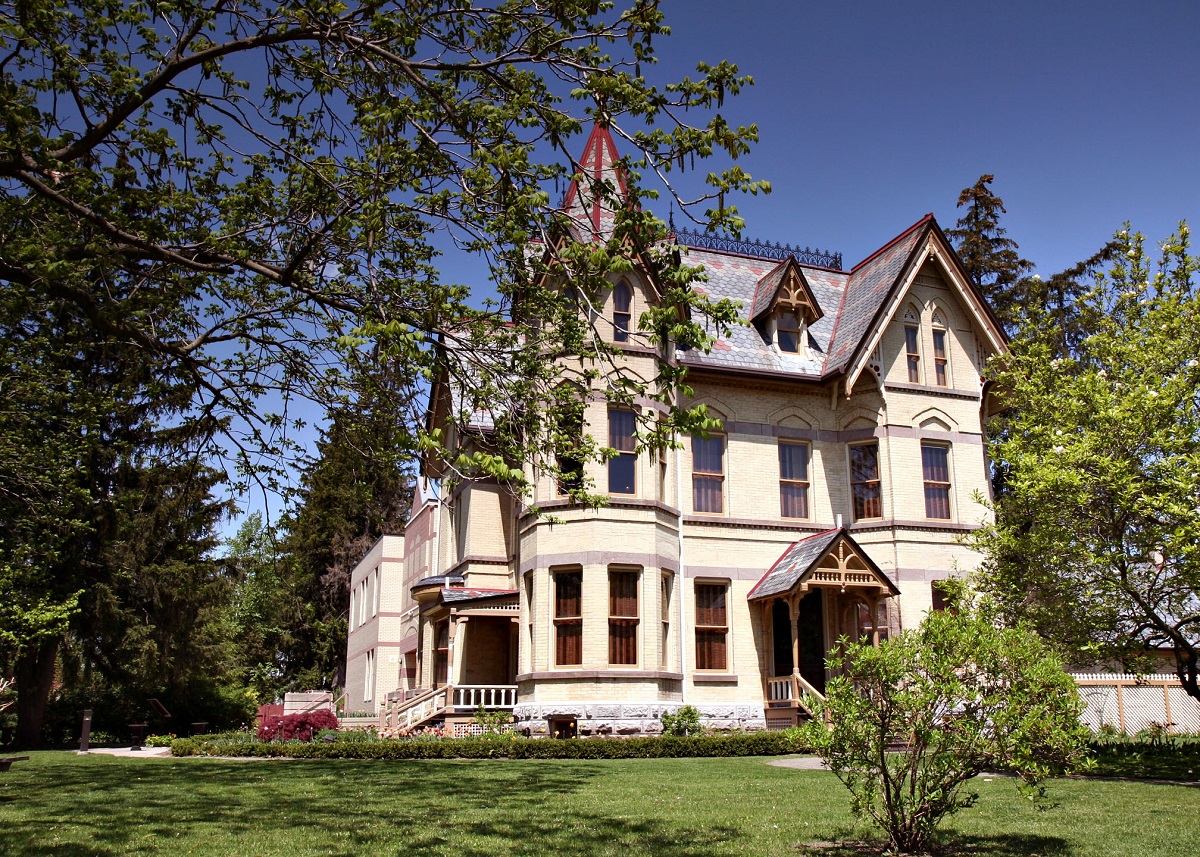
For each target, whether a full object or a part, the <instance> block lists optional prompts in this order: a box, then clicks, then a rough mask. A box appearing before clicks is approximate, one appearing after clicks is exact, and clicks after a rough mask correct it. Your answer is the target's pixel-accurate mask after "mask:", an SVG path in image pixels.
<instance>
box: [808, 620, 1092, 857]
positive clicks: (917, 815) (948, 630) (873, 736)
mask: <svg viewBox="0 0 1200 857" xmlns="http://www.w3.org/2000/svg"><path fill="white" fill-rule="evenodd" d="M830 666H831V667H832V668H833V669H835V670H838V671H841V672H842V673H843V674H842V675H841V676H839V677H837V678H834V679H833V680H831V681H830V682H829V685H828V688H827V694H828V695H827V699H826V701H825V702H824V703H823V705H822V713H823V714H825V715H826V716H827V717H828V718H829V720H830V725H829V726H828V727H826V725H825V723H824V722H823V721H821V720H814V721H811V722H810V723H809V724H807V725H806V727H805V729H804V734H805V736H806V737H807V739H808V741H809V742H810V743H811V744H812V745H813V746H815V747H816V749H817V752H818V753H819V754H820V755H821V757H822V758H823V759H824V760H825V762H826V763H827V764H828V765H829V767H830V768H831V769H832V770H833V772H834V773H835V774H836V775H837V776H838V778H839V779H841V781H842V782H843V783H844V784H845V786H846V788H848V789H849V790H850V793H851V795H852V799H853V803H852V805H853V809H854V812H855V813H856V814H857V815H859V816H860V817H866V818H870V819H871V820H873V821H874V822H876V823H877V824H879V825H880V826H881V827H882V828H883V829H884V830H885V831H886V832H887V834H888V837H889V840H890V842H889V845H890V847H891V848H892V849H893V850H897V851H904V852H924V851H925V850H927V849H928V847H929V845H930V843H931V840H932V838H933V835H934V832H935V830H936V828H937V826H938V824H939V823H940V822H941V821H942V819H943V818H945V817H946V816H947V815H950V814H952V813H954V812H956V811H958V810H959V809H961V808H964V807H968V806H971V805H972V804H973V803H974V802H975V800H976V799H977V797H978V795H977V794H975V793H973V792H968V791H963V786H964V784H965V783H966V782H967V781H968V780H970V779H971V778H972V777H974V776H975V775H976V774H978V773H980V772H982V771H985V770H991V771H1010V772H1012V773H1015V774H1017V775H1018V776H1020V777H1021V779H1022V780H1023V782H1024V786H1025V788H1026V789H1028V790H1032V791H1034V793H1035V794H1036V795H1038V796H1040V795H1041V790H1040V788H1038V786H1039V784H1040V782H1041V781H1042V780H1043V779H1044V778H1045V777H1047V776H1049V775H1052V774H1059V773H1063V772H1066V771H1068V770H1070V769H1071V768H1073V767H1076V766H1079V765H1081V764H1086V762H1087V750H1086V740H1087V737H1088V734H1087V731H1086V729H1084V728H1083V727H1082V726H1081V725H1080V723H1079V710H1080V702H1079V698H1078V696H1077V695H1076V692H1075V684H1074V682H1073V681H1072V679H1071V678H1070V677H1069V676H1068V675H1066V674H1065V673H1064V672H1063V669H1062V666H1061V664H1060V662H1059V661H1058V659H1057V658H1056V657H1055V656H1054V655H1053V654H1051V653H1050V651H1049V650H1048V649H1047V648H1046V647H1045V645H1044V644H1043V643H1042V642H1041V641H1040V640H1039V639H1038V638H1036V637H1035V636H1034V635H1033V634H1031V633H1029V632H1026V631H1024V630H1022V629H1011V628H1010V629H999V628H996V627H994V626H993V625H991V624H990V623H988V622H987V621H985V620H983V619H982V618H980V617H979V616H977V615H975V614H973V613H971V612H970V611H969V610H968V609H966V608H963V610H962V611H961V612H960V614H959V615H952V614H949V613H932V614H930V615H929V616H928V617H927V618H926V620H925V621H924V622H923V623H922V624H921V626H920V627H919V628H917V629H915V630H912V631H908V632H906V633H904V634H901V635H900V636H899V637H897V638H895V639H893V640H890V641H887V642H885V643H883V644H881V645H880V646H879V647H878V648H873V647H871V646H870V645H866V644H854V645H848V646H846V647H845V648H844V650H843V654H841V655H840V656H835V657H831V658H830Z"/></svg>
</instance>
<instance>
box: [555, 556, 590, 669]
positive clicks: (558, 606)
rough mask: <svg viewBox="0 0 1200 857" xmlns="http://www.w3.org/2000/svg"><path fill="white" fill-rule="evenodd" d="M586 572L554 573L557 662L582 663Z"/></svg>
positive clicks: (565, 664) (565, 663)
mask: <svg viewBox="0 0 1200 857" xmlns="http://www.w3.org/2000/svg"><path fill="white" fill-rule="evenodd" d="M582 596H583V572H582V571H560V572H558V573H557V574H555V575H554V663H555V664H557V665H558V666H560V667H562V666H577V665H579V664H582V663H583V597H582Z"/></svg>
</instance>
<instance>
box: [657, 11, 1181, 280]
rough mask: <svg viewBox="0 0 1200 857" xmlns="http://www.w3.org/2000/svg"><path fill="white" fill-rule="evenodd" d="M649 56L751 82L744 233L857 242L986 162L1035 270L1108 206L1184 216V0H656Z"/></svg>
mask: <svg viewBox="0 0 1200 857" xmlns="http://www.w3.org/2000/svg"><path fill="white" fill-rule="evenodd" d="M663 9H664V11H665V12H666V15H667V20H668V21H669V22H670V24H671V26H672V30H673V34H672V37H671V38H670V39H669V40H666V41H664V42H663V43H662V46H661V49H660V51H659V56H660V63H659V70H658V71H657V72H656V75H658V74H661V75H663V76H664V77H665V76H672V77H678V76H680V75H681V74H682V73H684V72H685V71H686V70H687V69H689V68H690V67H692V66H694V61H695V60H696V59H705V60H709V61H715V60H717V59H728V60H730V61H732V62H736V63H737V64H738V65H739V66H740V68H741V70H742V71H743V72H745V73H749V74H751V75H753V76H754V78H755V81H756V85H755V86H754V87H752V88H751V89H750V90H748V91H745V92H743V94H742V95H741V96H739V97H738V98H737V99H735V100H733V101H726V105H725V109H724V110H723V112H724V113H725V114H726V116H727V117H728V118H729V119H730V120H731V122H737V123H749V122H755V123H757V124H758V127H759V132H760V135H761V143H760V144H759V146H758V147H757V148H756V149H755V151H754V152H753V153H752V154H751V155H750V156H749V157H748V158H747V159H745V160H744V161H743V164H744V166H745V168H746V169H747V170H748V171H749V172H750V173H751V174H752V175H754V176H755V177H756V178H766V179H769V180H770V181H771V183H772V185H773V189H774V192H773V193H772V195H771V196H769V197H766V198H764V199H749V200H745V201H743V202H741V203H740V207H741V209H742V212H743V214H744V215H745V217H746V220H747V229H746V234H747V235H748V236H751V237H755V238H762V239H769V240H771V241H776V240H778V241H783V242H785V243H792V244H795V243H797V242H799V243H800V244H801V245H811V246H813V247H814V248H817V247H819V248H821V249H829V250H840V251H842V252H843V254H844V256H845V263H846V265H847V266H850V265H853V264H854V263H856V262H858V261H859V260H861V259H862V258H863V257H864V256H866V255H867V254H869V253H870V252H872V251H873V250H874V249H876V248H877V247H879V246H880V245H881V244H883V243H884V242H885V241H887V240H888V239H890V238H891V237H893V236H894V235H896V234H897V233H899V232H900V231H901V230H903V229H905V228H907V227H908V226H909V225H911V224H912V223H913V222H915V221H916V220H917V219H919V218H920V217H921V216H922V215H924V214H925V213H926V212H930V211H931V212H933V213H934V215H935V216H936V217H937V219H938V222H939V223H941V225H942V227H943V228H950V227H952V226H953V225H954V222H955V221H956V220H957V218H958V214H959V212H958V210H957V209H956V208H955V203H956V202H957V199H958V195H959V192H960V191H961V190H962V189H963V188H965V187H968V186H970V185H972V184H974V183H975V181H976V179H977V178H978V177H979V176H980V174H982V173H985V172H988V173H994V174H995V176H996V180H995V181H994V182H993V184H992V188H993V190H994V191H995V192H996V193H997V194H998V195H999V196H1001V197H1002V198H1003V199H1004V204H1005V207H1006V208H1007V209H1008V214H1007V216H1006V219H1005V221H1004V225H1005V226H1006V227H1007V228H1008V231H1009V236H1010V237H1011V238H1013V239H1014V240H1016V241H1017V242H1018V244H1020V248H1021V252H1022V254H1023V255H1024V256H1025V257H1026V258H1028V259H1030V260H1031V261H1033V262H1034V263H1035V264H1036V265H1037V267H1038V270H1039V272H1041V273H1042V274H1043V275H1046V274H1049V273H1054V272H1056V271H1059V270H1061V269H1063V268H1066V267H1069V266H1070V265H1072V264H1073V263H1075V262H1076V261H1078V260H1080V259H1082V258H1084V257H1086V256H1088V255H1090V254H1091V253H1093V252H1095V251H1096V250H1097V249H1099V248H1100V246H1101V245H1102V244H1103V243H1104V242H1105V240H1106V239H1107V238H1108V237H1110V236H1111V235H1112V233H1113V232H1114V231H1116V230H1117V229H1118V228H1120V226H1121V224H1122V222H1123V221H1125V220H1129V221H1131V222H1132V224H1133V226H1134V227H1135V228H1136V229H1139V230H1141V231H1142V232H1143V233H1145V234H1146V236H1147V238H1148V239H1150V240H1151V241H1153V242H1157V241H1159V240H1161V239H1163V238H1165V237H1166V236H1167V235H1168V234H1170V232H1171V231H1173V230H1174V228H1175V227H1176V226H1177V224H1178V222H1179V220H1181V219H1186V218H1190V219H1192V220H1193V222H1194V221H1195V220H1196V219H1197V218H1200V154H1198V152H1197V144H1198V143H1200V43H1198V41H1197V40H1198V38H1200V2H1195V0H1174V2H1168V0H1135V2H1123V3H1120V2H1111V1H1110V0H1091V2H1083V0H1074V2H1065V0H1053V1H1052V2H1031V0H1008V2H989V3H979V2H962V0H960V2H950V0H943V2H883V0H865V2H832V0H820V1H819V2H783V0H765V1H764V2H747V3H733V2H717V0H665V2H664V3H663Z"/></svg>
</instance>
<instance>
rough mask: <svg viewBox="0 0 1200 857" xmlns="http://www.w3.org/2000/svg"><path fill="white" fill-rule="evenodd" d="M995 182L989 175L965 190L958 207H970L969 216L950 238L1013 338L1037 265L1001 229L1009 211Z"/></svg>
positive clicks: (954, 230)
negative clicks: (1029, 279) (1002, 218)
mask: <svg viewBox="0 0 1200 857" xmlns="http://www.w3.org/2000/svg"><path fill="white" fill-rule="evenodd" d="M994 179H995V176H994V175H992V174H991V173H985V174H984V175H982V176H980V177H979V181H977V182H976V183H975V184H974V185H972V186H971V187H968V188H964V189H963V192H962V193H961V194H959V197H958V207H959V208H962V207H963V206H966V212H965V213H964V214H963V215H962V217H960V218H959V219H958V223H957V224H956V225H955V228H954V229H949V230H947V233H946V234H947V235H948V236H949V237H950V238H951V240H953V241H954V243H955V249H957V250H958V255H959V258H960V259H962V263H963V266H964V267H965V268H966V269H967V273H968V274H969V275H970V277H971V279H972V280H973V281H974V282H975V285H977V286H978V287H979V288H980V290H981V291H982V292H983V296H984V297H985V298H986V299H987V302H988V305H989V306H990V307H991V308H992V310H993V312H995V313H996V316H997V317H998V318H999V319H1000V322H1001V324H1003V326H1004V330H1005V332H1006V333H1008V334H1010V335H1011V334H1013V333H1015V332H1016V330H1017V328H1018V327H1019V326H1020V319H1021V317H1022V306H1021V305H1022V300H1023V296H1022V285H1023V277H1024V275H1025V274H1026V273H1027V272H1028V271H1030V270H1031V269H1032V268H1033V264H1032V263H1031V262H1029V261H1028V260H1026V259H1022V258H1021V255H1020V253H1018V252H1017V251H1018V247H1017V242H1016V241H1014V240H1013V239H1011V238H1008V237H1007V230H1006V229H1005V228H1004V227H1003V226H1001V225H1000V215H1002V214H1005V213H1006V211H1005V208H1004V201H1003V200H1002V199H1000V197H998V196H996V195H995V194H994V193H992V190H991V188H990V187H988V185H990V184H991V183H992V181H993V180H994Z"/></svg>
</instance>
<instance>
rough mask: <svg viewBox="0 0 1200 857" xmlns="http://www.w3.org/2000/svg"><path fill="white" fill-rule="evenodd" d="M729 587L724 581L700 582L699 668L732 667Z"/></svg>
mask: <svg viewBox="0 0 1200 857" xmlns="http://www.w3.org/2000/svg"><path fill="white" fill-rule="evenodd" d="M727 589H728V587H727V586H726V585H725V584H723V583H697V584H696V669H699V670H723V669H728V663H729V662H728V658H727V651H726V639H727V638H728V636H729V618H728V613H727V611H726V603H725V602H726V594H727Z"/></svg>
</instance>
